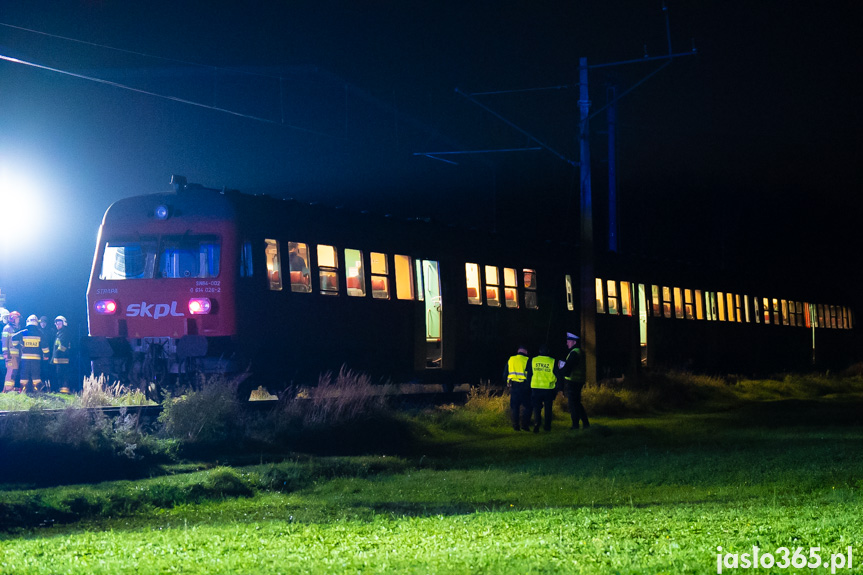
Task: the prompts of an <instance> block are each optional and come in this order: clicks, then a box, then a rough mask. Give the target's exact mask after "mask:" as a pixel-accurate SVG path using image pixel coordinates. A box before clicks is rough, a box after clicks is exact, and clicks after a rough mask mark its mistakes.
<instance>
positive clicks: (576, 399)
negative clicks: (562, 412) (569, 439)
mask: <svg viewBox="0 0 863 575" xmlns="http://www.w3.org/2000/svg"><path fill="white" fill-rule="evenodd" d="M583 387H584V382H579V381H569V380H567V382H566V401H567V402H568V403H569V417H570V418H571V419H572V426H573V427H575V428H578V422H579V420H581V421H583V422H584V427H590V422H589V421H588V420H587V412H586V411H585V410H584V405H582V403H581V390H582V388H583Z"/></svg>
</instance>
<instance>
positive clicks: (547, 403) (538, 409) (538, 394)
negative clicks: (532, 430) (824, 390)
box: [530, 387, 557, 431]
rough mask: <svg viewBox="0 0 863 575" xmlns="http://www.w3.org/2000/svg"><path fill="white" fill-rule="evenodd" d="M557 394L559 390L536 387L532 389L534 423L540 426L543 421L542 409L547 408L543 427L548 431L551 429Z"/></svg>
mask: <svg viewBox="0 0 863 575" xmlns="http://www.w3.org/2000/svg"><path fill="white" fill-rule="evenodd" d="M556 396H557V390H556V389H554V388H551V389H542V388H539V387H534V388H533V389H531V390H530V397H531V401H532V402H533V424H534V426H535V427H539V424H540V422H541V421H542V411H543V410H545V423H544V425H543V428H544V429H545V430H546V431H551V406H552V405H553V404H554V398H555V397H556Z"/></svg>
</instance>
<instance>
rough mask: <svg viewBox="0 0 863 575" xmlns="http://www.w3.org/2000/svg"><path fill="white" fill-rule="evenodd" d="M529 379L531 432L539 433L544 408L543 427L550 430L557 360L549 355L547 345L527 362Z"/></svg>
mask: <svg viewBox="0 0 863 575" xmlns="http://www.w3.org/2000/svg"><path fill="white" fill-rule="evenodd" d="M527 377H528V379H529V381H530V399H531V402H532V403H533V432H534V433H539V424H540V422H541V421H542V412H543V410H545V424H544V425H543V428H545V430H546V431H551V406H552V404H553V403H554V398H555V396H556V395H557V389H556V387H557V360H556V359H554V358H553V357H551V356H550V355H549V351H548V347H547V346H545V345H543V346H541V347H540V348H539V355H538V356H536V357H534V358H533V359H531V360H530V361H529V362H528V364H527Z"/></svg>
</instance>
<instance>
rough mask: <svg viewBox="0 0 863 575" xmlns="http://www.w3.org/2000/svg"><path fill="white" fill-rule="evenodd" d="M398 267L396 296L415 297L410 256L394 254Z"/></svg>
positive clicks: (400, 297) (396, 266)
mask: <svg viewBox="0 0 863 575" xmlns="http://www.w3.org/2000/svg"><path fill="white" fill-rule="evenodd" d="M393 261H394V263H395V268H396V298H397V299H414V277H413V274H411V258H410V256H400V255H398V254H396V255H395V256H394V260H393Z"/></svg>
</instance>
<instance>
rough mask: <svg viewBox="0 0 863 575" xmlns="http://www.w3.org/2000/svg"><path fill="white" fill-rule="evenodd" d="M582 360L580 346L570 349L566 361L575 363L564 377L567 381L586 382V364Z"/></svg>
mask: <svg viewBox="0 0 863 575" xmlns="http://www.w3.org/2000/svg"><path fill="white" fill-rule="evenodd" d="M581 360H582V356H581V349H580V348H579V347H578V346H576V347H573V348H572V349H570V350H569V354H567V356H566V362H565V363H570V361H572V362H574V363H573V364H572V366H571V367H572V369H570V371H569V373H568V374H566V375H565V376H564V377H563V378H564V379H565V380H566V381H576V382H579V383H581V382H584V364H583V363H582V361H581Z"/></svg>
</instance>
